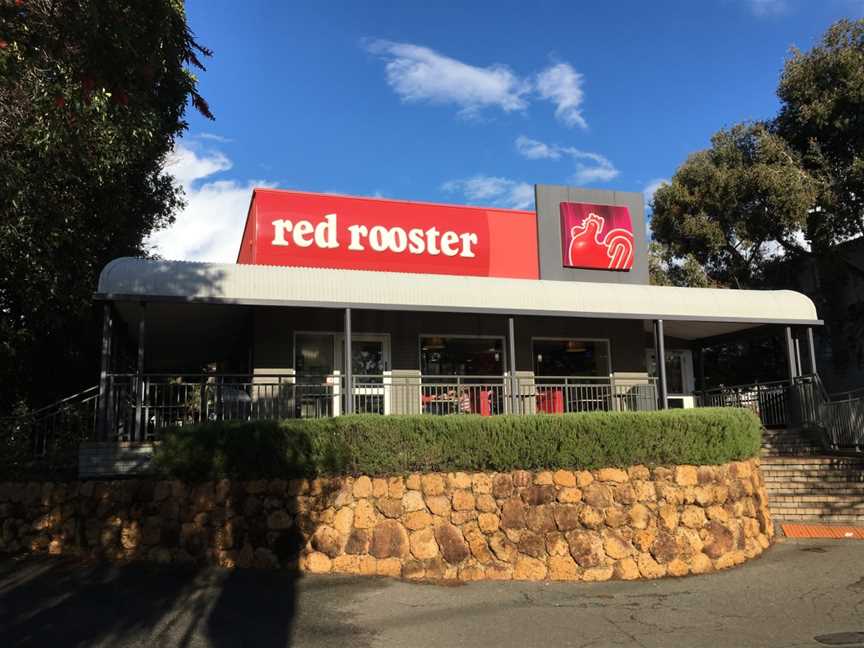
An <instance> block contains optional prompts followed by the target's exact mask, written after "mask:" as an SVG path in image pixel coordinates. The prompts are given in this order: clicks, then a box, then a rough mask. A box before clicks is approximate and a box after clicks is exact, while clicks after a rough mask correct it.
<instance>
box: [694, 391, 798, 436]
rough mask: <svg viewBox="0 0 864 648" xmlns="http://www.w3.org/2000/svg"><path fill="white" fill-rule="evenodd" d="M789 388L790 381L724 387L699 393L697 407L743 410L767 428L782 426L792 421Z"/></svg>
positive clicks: (697, 394) (696, 395) (697, 393)
mask: <svg viewBox="0 0 864 648" xmlns="http://www.w3.org/2000/svg"><path fill="white" fill-rule="evenodd" d="M789 387H790V384H789V381H788V380H774V381H771V382H763V383H758V382H757V383H749V384H743V385H729V386H726V385H723V386H721V387H716V388H714V389H707V390H705V391H701V392H696V394H695V397H696V406H697V407H744V408H746V409H749V410H752V411H753V412H755V413H756V415H757V416H759V418H760V419H761V420H762V425H764V426H765V427H782V426H785V425H788V421H789Z"/></svg>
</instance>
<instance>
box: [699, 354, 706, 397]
mask: <svg viewBox="0 0 864 648" xmlns="http://www.w3.org/2000/svg"><path fill="white" fill-rule="evenodd" d="M699 391H705V347H701V346H700V347H699Z"/></svg>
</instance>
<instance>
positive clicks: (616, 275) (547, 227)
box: [535, 185, 648, 284]
mask: <svg viewBox="0 0 864 648" xmlns="http://www.w3.org/2000/svg"><path fill="white" fill-rule="evenodd" d="M535 200H536V205H537V244H538V248H539V249H538V252H539V256H540V278H541V279H553V280H559V281H561V280H563V281H568V280H569V281H595V282H601V283H630V284H647V283H648V235H647V228H646V224H645V205H644V197H643V196H642V194H641V193H636V192H628V191H609V190H606V189H578V188H575V187H565V186H559V185H536V186H535ZM562 202H577V203H594V204H598V205H622V206H626V207H627V208H628V209H629V211H630V219H631V221H632V223H633V242H634V250H633V268H632V269H631V270H630V271H628V272H621V271H617V272H616V271H610V270H583V269H579V268H566V267H564V265H563V263H562V255H561V246H562V242H561V212H560V207H559V206H560V204H561V203H562Z"/></svg>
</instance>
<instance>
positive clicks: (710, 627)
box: [0, 540, 864, 648]
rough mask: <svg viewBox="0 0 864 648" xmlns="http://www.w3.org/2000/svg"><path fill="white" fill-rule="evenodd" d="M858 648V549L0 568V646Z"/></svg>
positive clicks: (861, 560) (863, 596) (863, 585)
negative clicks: (731, 562)
mask: <svg viewBox="0 0 864 648" xmlns="http://www.w3.org/2000/svg"><path fill="white" fill-rule="evenodd" d="M289 645H290V646H297V647H301V648H307V647H318V646H339V647H340V648H349V647H350V648H354V647H358V648H363V647H377V646H386V647H393V646H404V647H406V648H408V647H411V648H414V647H418V646H441V647H445V646H446V647H448V648H451V647H454V646H472V647H475V646H477V647H485V646H489V647H492V646H494V647H496V648H499V647H503V646H526V647H528V646H544V647H547V646H548V647H555V648H557V647H561V646H580V647H588V646H652V647H653V646H686V647H688V648H691V647H693V648H695V647H699V646H710V647H711V648H720V647H723V646H735V647H736V648H737V647H740V646H777V647H780V646H782V647H784V648H792V647H795V646H841V647H843V648H852V647H855V646H859V647H860V646H864V542H862V541H854V540H853V541H843V540H830V541H814V540H801V541H788V540H787V541H786V542H784V543H782V544H779V545H777V546H776V547H774V548H773V549H771V550H770V551H769V552H767V554H766V555H765V556H763V557H762V558H761V559H759V560H756V561H754V562H752V563H750V564H747V565H745V566H743V567H738V568H736V569H733V570H730V571H727V572H723V573H721V574H714V575H710V576H696V577H688V578H683V579H677V580H673V579H664V580H660V581H653V582H635V583H634V582H630V583H624V582H608V583H600V584H596V583H595V584H548V583H545V584H544V583H515V582H511V583H476V584H471V585H464V586H450V587H441V586H433V585H420V584H409V583H401V582H397V581H392V580H379V579H372V580H368V579H360V578H342V577H303V578H299V579H295V578H294V577H293V576H292V575H291V574H287V573H284V572H283V573H268V572H259V571H236V572H225V571H220V570H215V569H204V570H192V569H187V570H182V571H178V570H176V569H168V568H160V567H155V566H136V567H124V568H114V567H110V566H107V565H97V564H81V563H76V562H72V561H67V560H50V559H38V560H36V559H27V560H14V559H5V560H2V561H0V646H3V647H10V646H111V647H113V648H122V647H125V646H158V647H159V648H169V647H173V646H215V647H222V646H256V647H265V648H268V647H271V646H272V647H276V646H279V647H281V646H289Z"/></svg>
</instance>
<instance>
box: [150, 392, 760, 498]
mask: <svg viewBox="0 0 864 648" xmlns="http://www.w3.org/2000/svg"><path fill="white" fill-rule="evenodd" d="M761 432H762V427H761V424H760V422H759V419H758V418H757V417H756V415H755V414H753V413H752V412H751V411H749V410H744V409H732V408H704V409H691V410H667V411H659V412H590V413H581V414H564V415H542V414H538V415H533V416H492V417H482V416H470V415H452V416H429V415H426V416H379V415H374V414H373V415H368V414H367V415H356V416H340V417H335V418H322V419H303V420H287V421H281V422H269V421H267V422H263V421H261V422H225V423H207V424H203V425H196V426H188V427H183V428H177V429H174V430H171V431H169V432H168V433H167V434H166V435H165V437H164V439H163V441H162V443H160V444H159V445H158V447H157V449H156V451H155V454H154V466H155V468H156V470H157V472H158V473H160V474H161V475H162V476H164V477H171V478H179V479H185V480H193V481H200V480H209V479H217V478H223V477H233V478H238V479H265V478H286V477H309V476H314V475H335V474H365V475H386V474H398V473H406V472H415V471H416V472H432V471H443V472H447V471H457V470H459V471H506V470H513V469H517V468H518V469H525V470H538V469H556V468H581V469H585V468H601V467H606V466H630V465H635V464H647V465H657V464H718V463H724V462H727V461H734V460H739V459H746V458H750V457H753V456H755V455H756V453H757V452H758V451H759V447H760V443H761Z"/></svg>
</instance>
